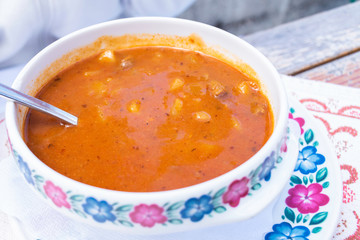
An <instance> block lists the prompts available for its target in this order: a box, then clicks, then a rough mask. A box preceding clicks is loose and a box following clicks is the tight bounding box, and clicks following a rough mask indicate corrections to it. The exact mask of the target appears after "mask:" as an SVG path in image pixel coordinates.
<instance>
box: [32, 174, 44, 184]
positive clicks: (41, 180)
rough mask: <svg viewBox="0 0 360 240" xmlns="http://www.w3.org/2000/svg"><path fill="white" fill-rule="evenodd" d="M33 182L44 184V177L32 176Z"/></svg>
mask: <svg viewBox="0 0 360 240" xmlns="http://www.w3.org/2000/svg"><path fill="white" fill-rule="evenodd" d="M34 178H35V180H36V181H38V182H44V177H42V176H40V175H35V176H34Z"/></svg>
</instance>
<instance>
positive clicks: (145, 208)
mask: <svg viewBox="0 0 360 240" xmlns="http://www.w3.org/2000/svg"><path fill="white" fill-rule="evenodd" d="M163 212H164V209H163V208H162V207H159V206H158V205H156V204H151V205H146V204H140V205H137V206H136V207H135V209H134V211H133V212H131V213H130V218H131V220H132V221H133V222H135V223H140V224H141V225H142V226H143V227H153V226H154V225H155V223H164V222H166V221H167V217H166V216H164V215H162V213H163Z"/></svg>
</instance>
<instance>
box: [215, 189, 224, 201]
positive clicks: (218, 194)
mask: <svg viewBox="0 0 360 240" xmlns="http://www.w3.org/2000/svg"><path fill="white" fill-rule="evenodd" d="M225 191H226V187H223V188H221V189H220V190H219V191H217V192H216V193H215V195H214V196H213V199H216V198H219V197H221V196H222V195H223V194H224V192H225Z"/></svg>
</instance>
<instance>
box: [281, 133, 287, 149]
mask: <svg viewBox="0 0 360 240" xmlns="http://www.w3.org/2000/svg"><path fill="white" fill-rule="evenodd" d="M286 140H287V137H286V136H285V137H284V138H283V141H282V143H281V147H280V152H282V153H286V152H287V144H286Z"/></svg>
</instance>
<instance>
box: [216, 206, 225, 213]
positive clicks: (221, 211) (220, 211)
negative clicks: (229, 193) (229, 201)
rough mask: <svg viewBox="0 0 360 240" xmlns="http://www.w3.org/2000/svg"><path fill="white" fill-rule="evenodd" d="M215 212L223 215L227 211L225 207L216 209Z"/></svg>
mask: <svg viewBox="0 0 360 240" xmlns="http://www.w3.org/2000/svg"><path fill="white" fill-rule="evenodd" d="M214 211H215V212H217V213H223V212H225V211H226V208H225V207H223V206H220V207H216V208H214Z"/></svg>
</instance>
